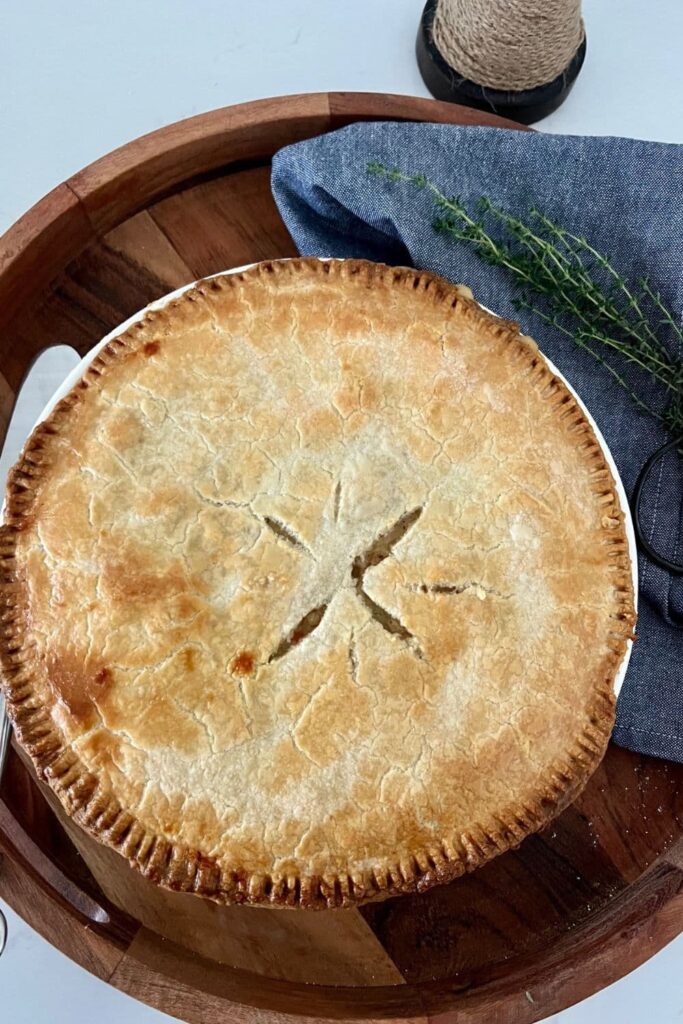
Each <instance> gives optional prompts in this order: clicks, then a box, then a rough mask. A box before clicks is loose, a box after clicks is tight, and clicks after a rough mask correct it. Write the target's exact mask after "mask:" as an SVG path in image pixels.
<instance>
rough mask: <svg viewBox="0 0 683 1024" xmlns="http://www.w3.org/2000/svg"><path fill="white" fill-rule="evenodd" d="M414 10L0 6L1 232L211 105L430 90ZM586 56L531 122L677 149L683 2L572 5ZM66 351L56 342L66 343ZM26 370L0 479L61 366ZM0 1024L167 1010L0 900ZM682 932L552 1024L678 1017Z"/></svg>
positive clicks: (341, 4) (682, 126)
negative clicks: (109, 161) (115, 985)
mask: <svg viewBox="0 0 683 1024" xmlns="http://www.w3.org/2000/svg"><path fill="white" fill-rule="evenodd" d="M421 9H422V2H421V0H185V2H182V0H163V2H162V0H115V2H112V0H99V2H92V0H87V2H86V0H68V2H66V0H61V2H59V0H42V2H41V0H16V2H14V3H11V2H10V0H0V138H1V139H2V140H3V149H2V153H1V155H0V232H1V231H4V230H5V229H6V228H7V227H9V225H10V224H11V223H12V222H13V221H14V220H15V219H16V218H17V217H19V216H20V215H21V214H22V213H23V212H24V210H26V209H27V208H28V207H29V206H30V205H31V204H32V203H34V202H36V201H37V200H38V199H40V198H41V196H43V195H44V194H45V193H46V192H47V191H49V189H51V188H52V187H53V186H55V185H56V184H58V183H59V182H60V181H62V180H64V179H65V178H67V177H68V176H69V175H70V174H73V173H74V172H75V171H77V170H79V169H80V168H81V167H83V166H84V165H85V164H87V163H90V162H91V161H92V160H95V159H96V158H97V157H99V156H101V155H103V154H104V153H107V152H109V151H110V150H112V149H114V148H115V147H116V146H119V145H121V144H122V143H125V142H128V141H129V140H130V139H132V138H135V137H136V136H138V135H141V134H143V133H144V132H148V131H151V130H153V129H155V128H158V127H160V126H161V125H163V124H167V123H169V122H171V121H176V120H178V119H179V118H182V117H188V116H190V115H192V114H196V113H199V112H201V111H205V110H210V109H212V108H214V107H220V106H225V105H227V104H231V103H239V102H242V101H244V100H250V99H257V98H259V97H262V96H274V95H282V94H287V93H295V92H308V91H317V90H331V89H346V90H362V91H382V92H396V93H405V94H411V95H418V96H426V95H428V94H427V91H426V89H425V88H424V86H423V84H422V80H421V78H420V76H419V73H418V70H417V66H416V64H415V59H414V55H413V47H414V40H415V34H416V31H417V24H418V20H419V16H420V13H421ZM584 15H585V20H586V25H587V32H588V55H587V58H586V64H585V66H584V69H583V71H582V73H581V75H580V76H579V79H578V81H577V83H576V85H575V87H574V90H573V92H572V93H571V95H570V97H569V99H568V100H567V101H566V103H565V104H564V106H562V107H561V108H560V110H559V111H557V112H556V113H555V114H553V115H551V117H549V118H547V119H546V120H545V121H544V122H542V123H541V124H540V126H539V127H540V128H541V130H545V131H556V132H568V133H571V134H592V135H629V136H634V137H637V138H649V139H658V140H661V141H666V142H683V60H681V49H682V46H683V3H682V2H681V0H648V2H644V0H619V3H608V2H607V0H584ZM62 340H64V341H68V339H62ZM74 362H75V357H74V355H73V353H72V352H70V351H69V350H66V349H62V350H55V349H53V350H51V351H50V352H49V353H47V354H46V355H45V357H44V358H43V359H42V360H41V361H39V363H38V364H37V365H36V367H35V368H34V371H33V373H32V375H31V377H30V379H29V382H28V385H27V387H26V388H25V389H24V391H23V392H22V395H21V397H20V403H21V406H22V410H20V411H19V413H18V415H17V418H16V420H15V421H14V423H13V426H12V430H11V437H9V438H8V443H7V445H6V449H5V452H4V453H3V456H2V459H1V460H0V474H1V475H2V477H4V472H5V471H6V468H7V466H8V464H10V463H11V461H12V460H13V459H14V457H15V456H16V454H17V452H18V450H19V447H20V446H21V443H22V441H23V439H24V437H25V436H26V434H27V432H28V430H29V429H30V426H31V425H32V423H33V421H34V420H35V417H36V416H37V414H38V412H39V411H40V409H41V408H42V405H43V404H44V402H45V401H46V400H47V398H48V397H49V395H50V394H51V393H52V391H53V390H54V388H55V387H56V385H57V383H58V382H59V380H60V379H61V378H62V377H64V376H65V374H66V373H67V372H68V370H69V369H70V368H71V366H72V365H74ZM3 909H4V910H5V913H6V914H7V917H8V920H9V926H10V941H9V946H8V948H7V950H6V952H5V955H4V956H3V957H2V959H1V960H0V1022H2V1024H4V1022H5V1021H7V1024H91V1022H97V1024H155V1022H161V1021H170V1020H171V1019H172V1018H170V1017H167V1016H166V1015H165V1014H161V1013H158V1012H157V1011H155V1010H152V1009H149V1008H148V1007H145V1006H142V1005H141V1004H139V1003H136V1002H135V1001H134V1000H132V999H130V998H129V997H128V996H124V995H122V994H121V993H119V992H117V991H115V990H114V989H112V988H109V987H108V986H107V985H105V984H104V983H103V982H100V981H98V980H97V979H95V978H94V977H92V976H90V975H89V974H87V973H86V972H85V971H84V970H82V969H81V968H80V967H77V966H76V965H75V964H73V963H71V961H69V960H68V959H67V958H66V957H64V956H62V954H61V953H58V952H56V951H55V950H54V949H53V948H52V947H51V946H49V945H48V944H47V943H46V942H45V941H43V939H41V938H40V937H39V936H38V935H37V934H36V933H35V932H33V931H32V930H31V929H30V928H29V927H28V926H27V925H26V924H24V922H23V921H21V920H20V919H19V918H18V917H17V916H16V915H15V914H13V913H12V911H10V910H9V908H8V907H6V906H4V907H3ZM682 968H683V936H682V937H680V938H679V939H677V940H676V941H675V942H673V943H671V944H670V945H669V946H668V947H667V948H666V949H664V950H663V951H662V952H661V953H659V954H658V955H657V956H656V957H654V958H653V959H652V960H650V961H649V962H648V963H647V964H645V965H644V966H643V967H641V968H640V969H639V970H637V971H635V972H634V973H633V974H631V975H630V976H628V977H627V978H624V979H623V980H622V981H620V982H618V983H617V984H616V985H613V986H612V987H610V988H609V989H606V990H605V991H603V992H601V993H598V994H597V995H595V996H593V997H592V998H591V999H588V1000H586V1001H585V1002H583V1003H581V1004H580V1005H578V1006H576V1007H572V1008H571V1009H569V1010H566V1011H565V1012H564V1013H561V1014H559V1015H556V1016H554V1017H552V1018H548V1020H552V1021H556V1022H560V1024H605V1022H607V1024H609V1022H612V1021H625V1022H627V1024H640V1022H649V1021H655V1022H657V1024H681V1021H683V983H681V971H682Z"/></svg>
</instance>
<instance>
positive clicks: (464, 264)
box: [272, 123, 683, 761]
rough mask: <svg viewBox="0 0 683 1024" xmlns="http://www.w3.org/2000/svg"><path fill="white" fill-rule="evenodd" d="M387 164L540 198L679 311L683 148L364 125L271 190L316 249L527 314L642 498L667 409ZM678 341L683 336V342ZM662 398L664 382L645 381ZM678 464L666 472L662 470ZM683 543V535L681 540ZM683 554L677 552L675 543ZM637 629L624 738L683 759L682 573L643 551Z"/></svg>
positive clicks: (661, 524) (314, 142)
mask: <svg viewBox="0 0 683 1024" xmlns="http://www.w3.org/2000/svg"><path fill="white" fill-rule="evenodd" d="M375 161H376V162H379V163H380V164H383V165H384V166H385V167H390V168H393V167H396V168H400V169H401V170H402V171H405V172H407V173H418V174H424V175H426V176H427V177H428V178H429V179H430V180H431V181H433V182H435V183H436V184H438V186H439V187H440V188H441V190H442V191H443V192H445V193H446V194H447V195H457V196H458V197H460V198H461V199H462V200H463V201H464V202H465V204H467V205H469V204H470V203H474V202H476V200H477V199H478V198H479V197H480V196H482V195H487V196H488V197H489V198H490V199H492V200H493V201H494V202H495V203H497V204H498V205H500V206H503V207H504V208H505V209H507V210H508V211H509V212H510V213H512V214H515V215H517V216H520V217H522V218H524V217H526V216H527V215H528V212H529V210H530V208H531V207H538V208H539V209H540V210H542V211H543V212H544V213H546V214H547V215H548V216H549V217H550V218H551V219H553V220H554V221H556V222H558V223H560V224H562V225H563V226H564V227H566V228H568V229H569V230H571V231H572V232H574V233H576V234H577V235H582V236H585V237H586V238H588V239H589V240H590V242H591V243H592V244H593V245H594V246H595V248H596V249H598V250H599V251H601V252H603V253H605V254H606V255H607V256H608V257H609V258H610V260H611V261H612V263H613V264H614V265H615V266H616V267H617V268H618V269H619V271H620V272H621V274H622V275H623V276H624V277H625V278H626V280H628V281H633V282H636V281H638V280H639V279H640V278H642V277H644V276H646V275H647V276H649V278H650V279H651V282H652V284H653V285H654V286H655V288H657V289H658V290H659V291H660V292H661V295H662V298H663V300H664V301H665V303H666V304H667V306H668V308H669V309H671V310H673V311H675V315H677V316H680V313H681V310H683V276H682V274H681V267H683V202H682V201H681V200H682V199H683V146H674V145H665V144H661V143H653V142H639V141H635V140H632V139H619V138H580V137H570V136H566V137H565V136H557V135H545V134H541V133H526V132H519V131H508V130H503V129H499V128H469V127H457V126H452V125H433V124H397V123H381V124H356V125H351V126H350V127H347V128H343V129H341V130H340V131H336V132H333V133H331V134H329V135H324V136H322V137H319V138H316V139H310V140H307V141H305V142H300V143H297V144H295V145H293V146H289V147H287V148H286V149H283V150H281V151H280V152H279V153H278V154H277V155H276V157H275V160H274V162H273V177H272V187H273V193H274V196H275V200H276V202H277V204H278V207H279V209H280V213H281V214H282V216H283V218H284V221H285V223H286V225H287V227H288V228H289V230H290V232H291V234H292V236H293V238H294V240H295V242H296V244H297V246H298V248H299V250H300V252H301V253H302V254H303V255H317V256H337V257H364V258H366V259H371V260H379V261H383V262H386V263H392V264H402V265H414V266H417V267H421V268H427V269H430V270H434V271H437V272H438V273H440V274H443V275H444V276H445V277H447V278H450V279H451V280H452V281H457V282H464V283H465V284H468V285H469V286H470V287H471V288H472V289H473V291H474V294H475V297H476V298H477V299H479V301H480V302H482V303H483V304H484V305H487V306H489V307H490V308H491V309H493V310H494V311H495V312H497V313H499V314H500V315H502V316H506V317H512V318H514V319H521V320H522V321H523V329H524V330H525V331H526V332H528V333H530V334H532V335H533V336H534V337H535V338H536V340H537V342H538V343H539V346H540V348H541V350H542V351H543V352H545V353H546V354H547V355H548V356H549V358H550V359H552V360H553V362H554V363H555V364H556V365H557V366H558V367H559V369H560V370H561V371H562V372H563V373H564V374H565V375H566V376H567V378H568V380H569V381H570V382H571V383H572V384H573V385H574V387H575V388H576V389H577V391H578V392H579V394H580V395H581V396H582V398H583V399H584V401H585V402H586V404H587V406H588V407H589V409H590V411H591V413H592V414H593V416H594V418H595V420H596V421H597V423H598V426H599V427H600V429H601V431H602V432H603V434H604V436H605V438H606V440H607V443H608V445H609V446H610V448H611V450H612V453H613V455H614V457H615V460H616V462H617V465H618V467H619V471H620V473H621V477H622V480H623V482H624V485H625V487H626V491H627V493H628V494H629V496H630V495H631V494H632V492H633V488H634V486H635V483H636V479H637V477H638V473H639V471H640V469H641V467H642V465H643V463H644V461H645V460H646V458H647V457H648V456H649V455H650V454H651V453H653V452H655V451H656V450H657V449H658V448H659V447H660V446H661V445H662V444H664V443H665V442H666V441H667V440H669V439H670V438H668V436H667V434H666V431H665V430H664V429H663V428H662V427H661V426H660V424H659V423H658V421H657V420H655V419H653V418H652V417H651V416H648V415H647V414H644V413H642V412H640V411H639V410H638V409H637V407H636V406H635V404H634V403H633V401H632V399H631V398H630V397H629V395H628V394H627V393H626V392H625V391H624V390H623V389H622V388H621V387H620V386H619V385H618V384H617V383H616V382H615V381H614V380H613V379H612V378H611V377H610V375H609V374H608V373H607V371H605V370H604V369H603V368H602V367H601V366H600V365H598V364H597V363H596V362H595V361H594V360H593V359H591V357H590V356H589V355H588V354H587V353H585V352H583V351H582V350H581V349H579V348H578V347H577V346H576V345H575V344H574V343H573V342H572V340H571V339H570V338H567V337H566V336H564V335H562V334H560V333H559V332H557V331H556V330H554V329H553V328H552V327H550V326H548V325H547V324H546V323H544V322H543V320H542V319H541V318H540V317H537V316H536V315H535V314H530V313H526V312H525V313H524V314H523V315H521V316H520V314H519V313H517V312H516V311H515V309H514V307H513V305H512V299H513V296H514V290H513V287H512V282H511V279H510V276H509V274H508V272H507V271H505V270H502V269H500V268H497V267H492V266H489V265H487V264H485V263H483V262H482V261H481V260H480V259H479V258H478V257H477V256H476V254H475V253H474V252H473V251H472V249H471V247H469V246H468V245H466V244H463V243H461V242H456V241H453V240H452V239H449V238H448V237H446V236H444V235H442V234H438V233H437V232H435V231H434V230H433V228H432V226H431V223H432V219H433V205H432V202H431V199H430V196H429V194H428V192H427V191H426V190H424V189H423V190H419V189H416V188H414V187H412V186H410V185H408V184H404V183H400V182H393V181H388V180H387V179H386V178H379V177H377V176H376V175H370V174H369V173H368V170H367V168H368V164H369V163H371V162H375ZM672 344H675V342H674V341H673V339H672ZM633 384H634V385H635V386H636V387H637V389H638V391H639V393H640V394H641V396H642V397H643V398H644V399H645V400H646V401H647V402H648V404H649V405H650V406H651V407H652V408H663V406H664V403H665V395H664V393H663V392H662V391H661V390H660V388H659V386H658V385H657V384H656V383H653V382H651V381H650V380H649V379H648V378H647V377H645V378H644V377H643V376H642V375H641V376H640V377H638V378H637V381H636V378H635V377H634V378H633ZM664 465H666V471H664V469H663V467H664ZM682 484H683V470H682V469H681V459H680V458H679V459H676V458H672V459H670V460H667V462H666V464H664V463H662V464H661V465H660V467H659V469H658V470H656V476H655V477H654V480H653V486H652V487H651V488H649V491H648V494H649V498H648V499H647V502H646V504H645V513H646V528H647V530H648V531H651V532H650V537H654V536H657V535H660V534H662V533H664V534H666V535H667V538H668V539H667V545H668V547H667V550H668V551H669V552H672V551H673V552H674V554H673V558H672V560H674V561H676V560H678V561H680V559H681V554H682V553H683V501H682V498H681V491H682V487H681V485H682ZM679 541H680V544H679ZM669 557H671V555H669ZM639 583H640V597H639V608H638V612H639V619H638V626H637V634H638V639H637V642H636V643H635V645H634V649H633V655H632V658H631V663H630V666H629V670H628V673H627V678H626V681H625V684H624V687H623V689H622V692H621V696H620V698H619V702H618V708H617V724H616V729H615V732H614V739H615V740H616V742H617V743H619V744H621V745H622V746H625V747H628V748H630V749H631V750H635V751H639V752H641V753H645V754H654V755H656V756H659V757H666V758H669V759H673V760H678V761H683V577H681V576H675V575H673V574H671V573H670V572H668V571H667V570H666V569H663V568H660V566H659V565H657V564H655V562H653V561H651V560H650V559H649V558H648V557H646V556H644V555H643V556H641V558H640V563H639Z"/></svg>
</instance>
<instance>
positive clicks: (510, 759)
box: [0, 259, 635, 907]
mask: <svg viewBox="0 0 683 1024" xmlns="http://www.w3.org/2000/svg"><path fill="white" fill-rule="evenodd" d="M0 544H1V553H2V588H1V593H2V602H3V622H4V629H3V634H2V644H1V648H2V650H1V658H2V670H3V682H4V687H5V690H6V694H7V698H8V703H9V711H10V714H11V716H12V718H13V720H14V723H15V726H16V731H17V735H18V737H19V740H20V742H21V743H22V744H23V746H24V747H25V748H26V750H27V751H28V752H29V753H30V755H31V757H32V758H33V761H34V763H35V766H36V768H37V770H38V772H39V774H40V776H41V777H42V778H43V779H45V780H46V781H47V782H48V783H49V784H50V786H51V787H52V788H53V789H54V791H55V792H56V793H57V795H58V796H59V798H60V800H61V801H62V803H63V804H64V806H65V808H66V809H67V811H68V812H69V813H70V814H71V815H72V816H73V818H74V819H75V820H76V821H77V822H78V823H79V824H80V825H81V826H82V827H83V828H84V829H86V830H87V831H88V832H90V833H91V834H92V835H93V836H95V837H96V838H97V839H99V840H101V841H102V842H104V843H106V844H107V845H109V846H111V847H113V848H114V849H115V850H118V851H119V852H120V853H121V854H122V855H123V856H124V857H126V858H128V859H129V861H130V862H131V863H132V864H133V865H135V866H136V867H137V868H139V869H140V870H141V871H142V872H143V873H144V874H145V875H146V876H147V877H149V878H151V879H153V880H154V881H156V882H158V883H160V884H162V885H164V886H167V887H170V888H172V889H179V890H183V891H190V892H194V893H198V894H201V895H203V896H206V897H210V898H211V899H214V900H217V901H220V902H249V903H260V904H271V905H285V906H306V907H317V906H323V907H324V906H341V905H348V904H351V903H358V902H362V901H366V900H370V899H376V898H379V897H383V896H387V895H392V894H396V893H400V892H405V891H412V890H415V889H418V890H422V889H426V888H428V887H429V886H431V885H433V884H436V883H438V882H444V881H447V880H449V879H452V878H454V877H456V876H458V875H460V874H461V873H463V872H464V871H470V870H472V869H473V868H475V867H477V866H478V865H480V864H482V863H484V862H485V861H488V860H489V859H490V858H492V857H494V856H495V855H497V854H498V853H500V852H502V851H504V850H507V849H508V848H510V847H512V846H515V845H517V844H518V843H519V842H520V841H521V840H522V839H523V838H524V837H525V836H526V835H528V834H529V833H531V832H534V831H536V830H538V829H540V828H541V827H542V826H543V825H544V824H545V823H546V822H548V821H549V819H550V818H552V817H553V816H554V815H555V814H557V813H558V811H559V810H560V809H561V808H562V807H563V806H564V805H565V804H566V803H567V802H568V801H570V800H571V799H572V798H573V797H574V795H575V794H576V793H577V792H578V791H579V790H580V789H581V788H582V787H583V786H584V784H585V783H586V781H587V779H588V777H589V776H590V774H591V773H592V772H593V770H594V769H595V767H596V766H597V764H598V762H599V760H600V758H601V757H602V754H603V751H604V749H605V746H606V743H607V740H608V737H609V734H610V730H611V728H612V724H613V715H614V703H615V701H614V689H613V687H614V679H615V675H616V673H617V670H618V667H619V665H620V663H621V661H622V659H623V657H624V654H625V651H626V646H627V641H628V639H629V638H630V637H631V635H632V627H633V623H634V619H635V616H634V609H633V593H632V584H631V576H630V563H629V554H628V545H627V539H626V535H625V531H624V521H623V514H622V511H621V509H620V506H619V501H618V498H617V495H616V493H615V487H614V481H613V480H612V477H611V474H610V471H609V468H608V466H607V464H606V462H605V459H604V456H603V453H602V450H601V448H600V445H599V444H598V442H597V440H596V438H595V436H594V433H593V431H592V429H591V427H590V425H589V423H588V422H587V421H586V418H585V416H584V415H583V413H582V411H581V409H580V408H579V407H578V405H577V403H576V401H575V400H574V398H573V397H572V395H571V394H570V393H569V392H568V390H567V388H566V387H565V386H564V384H563V383H562V382H561V381H560V380H558V379H557V378H556V377H555V376H554V375H553V373H552V372H551V371H550V369H549V368H548V366H547V364H546V363H545V361H544V359H543V357H542V356H541V355H540V354H539V352H538V350H537V348H536V345H535V344H534V343H533V341H531V339H529V338H526V337H523V336H521V335H520V333H519V331H518V328H517V326H516V325H515V324H512V323H510V322H507V321H503V320H499V319H497V318H496V317H494V316H492V315H490V314H488V313H486V312H485V311H484V310H482V309H481V308H480V307H479V306H478V305H477V304H476V303H475V302H474V301H472V300H471V298H470V297H469V293H468V291H467V289H462V288H458V287H454V286H452V285H450V284H448V283H447V282H445V281H443V280H441V279H440V278H438V277H436V276H434V275H433V274H429V273H423V272H421V271H416V270H409V269H403V268H400V269H395V268H390V267H386V266H382V265H378V264H373V263H367V262H363V261H355V260H348V261H332V262H322V261H316V260H312V259H298V260H291V261H282V262H273V263H263V264H260V265H258V266H256V267H254V268H253V269H251V270H248V271H245V272H241V273H236V274H233V275H226V276H222V277H218V278H213V279H208V280H206V281H201V282H199V283H198V284H197V285H196V286H194V287H192V288H191V289H190V290H189V291H187V292H185V293H184V294H183V295H182V296H181V297H179V298H177V299H175V300H173V301H171V302H170V304H168V305H167V306H165V308H163V309H161V310H158V311H154V312H148V313H147V314H146V315H145V316H144V318H143V319H142V320H141V321H139V322H137V323H135V324H134V325H133V326H132V327H130V328H129V329H128V330H126V331H125V332H124V333H123V334H121V335H119V336H118V337H116V338H114V340H112V341H110V342H109V344H108V345H106V347H105V348H104V349H103V350H102V351H101V352H100V353H99V355H98V356H97V357H96V358H95V359H94V361H93V362H92V364H91V365H90V367H89V368H88V370H87V371H86V372H85V375H84V377H83V378H82V380H81V381H80V383H79V384H78V385H77V386H76V387H74V388H73V390H72V391H71V392H70V393H69V394H68V396H67V397H66V398H64V399H63V400H62V401H61V402H60V403H59V404H58V405H57V406H56V408H55V409H54V411H53V412H52V413H51V414H50V415H49V417H48V418H47V420H46V421H45V422H43V423H42V424H41V425H40V426H38V427H37V428H36V430H35V431H34V433H33V434H32V436H31V438H30V439H29V441H28V442H27V445H26V447H25V450H24V453H23V455H22V457H21V459H20V461H19V463H18V464H17V466H16V467H15V468H14V470H13V472H12V474H11V476H10V480H9V484H8V493H7V506H6V516H5V525H4V526H3V528H2V532H1V541H0Z"/></svg>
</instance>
